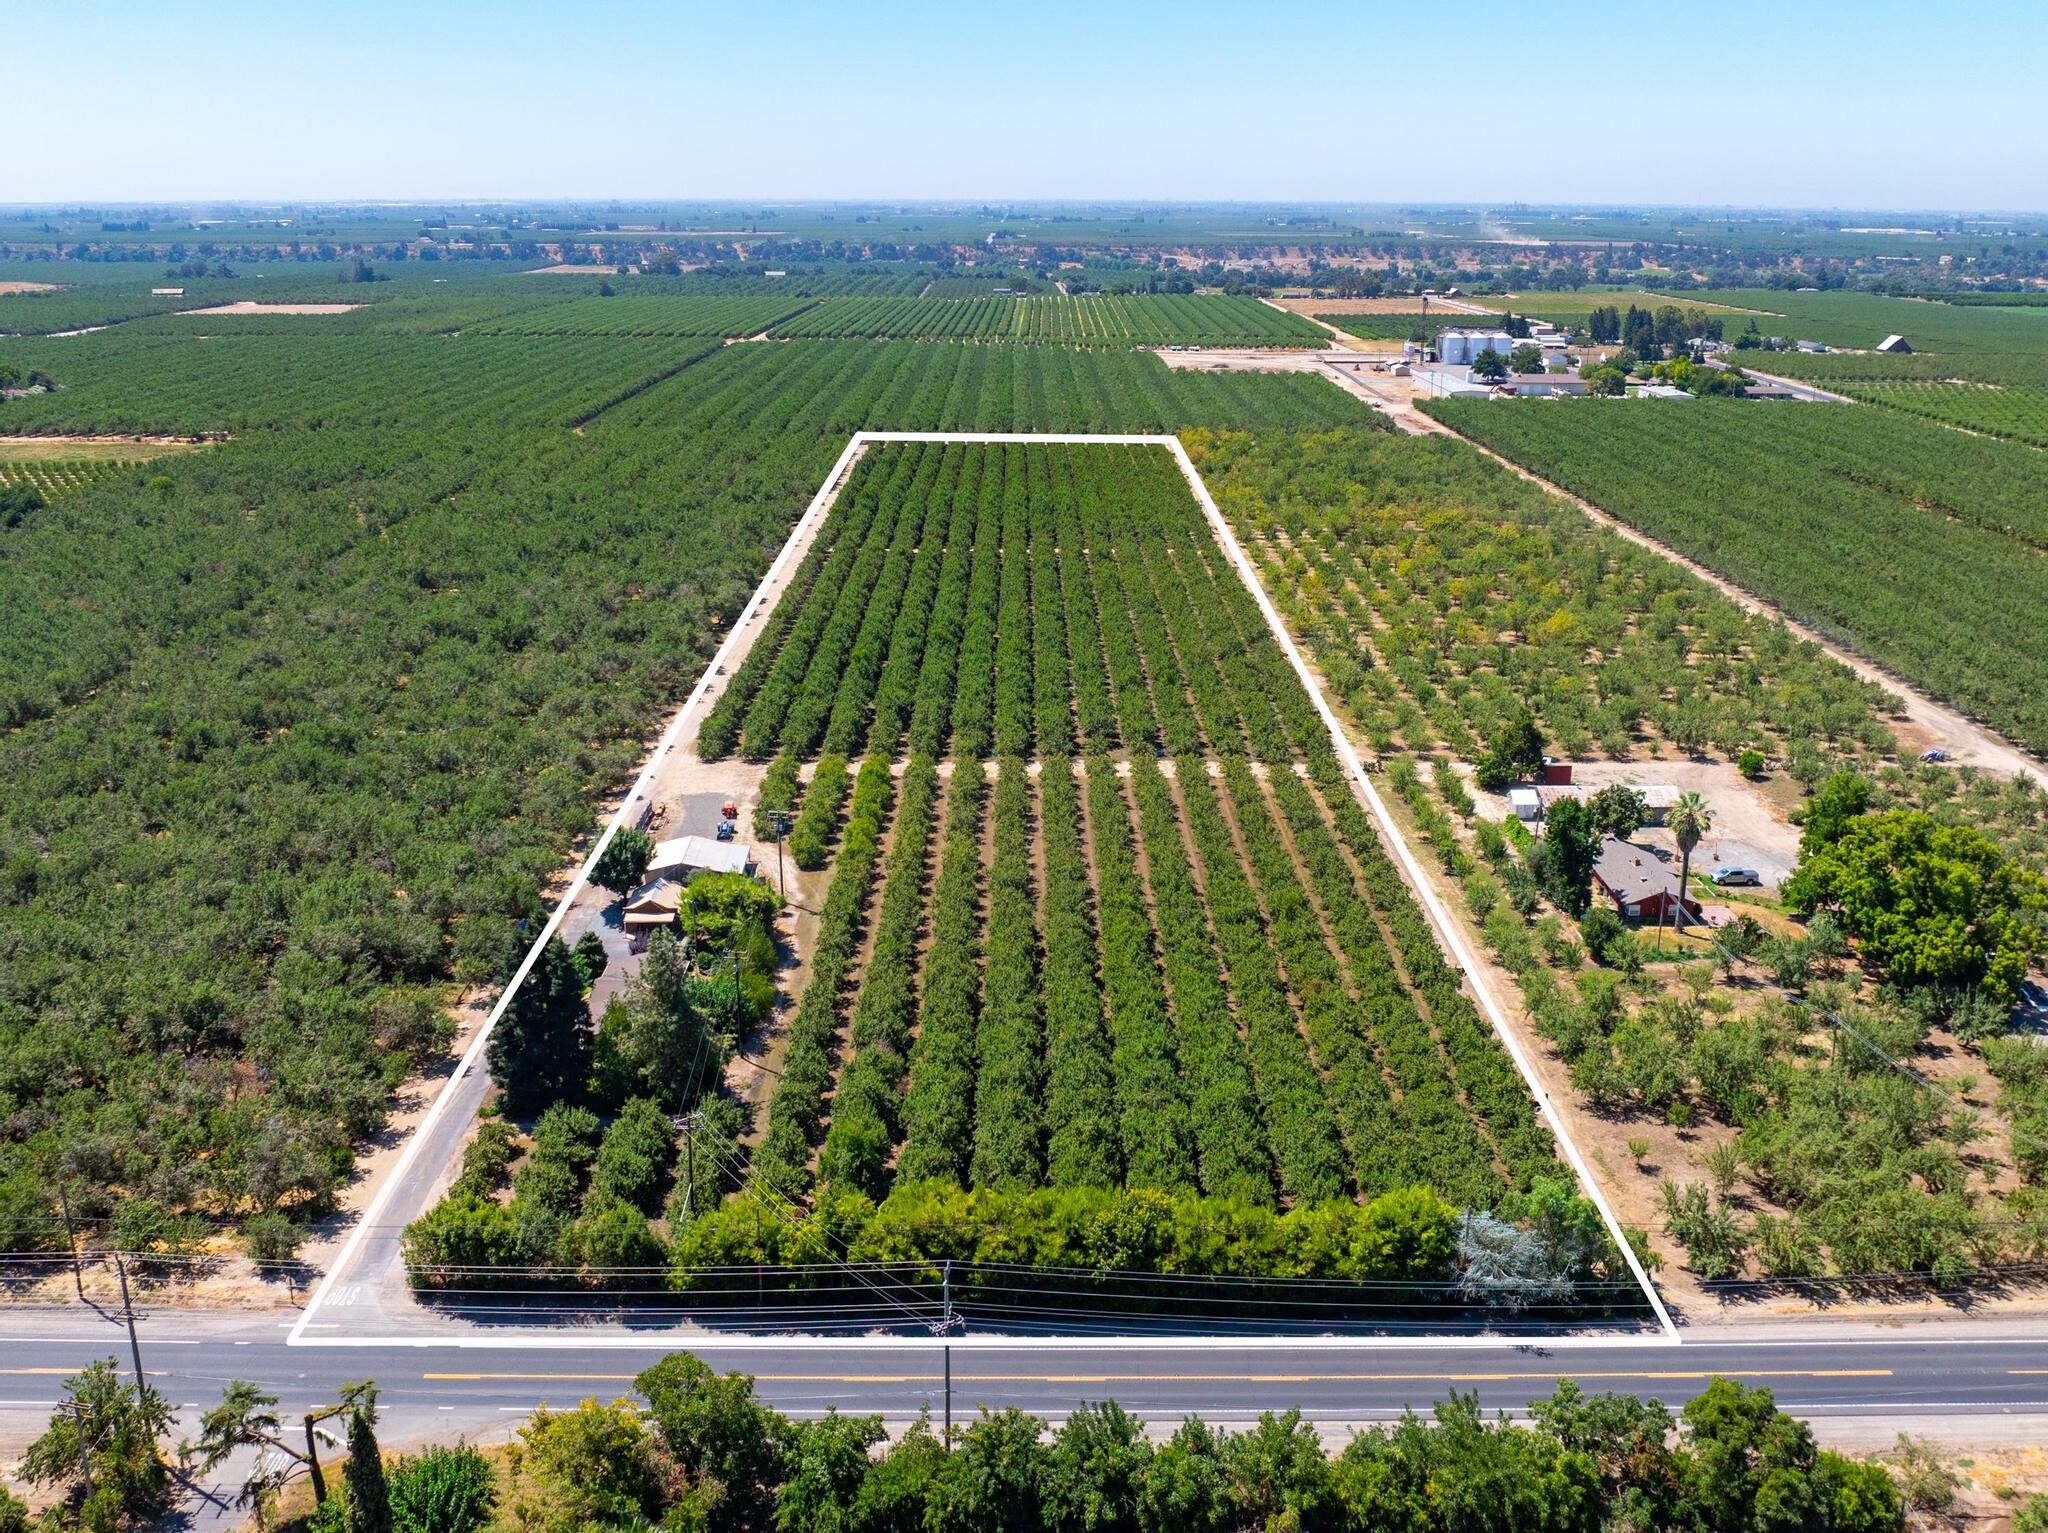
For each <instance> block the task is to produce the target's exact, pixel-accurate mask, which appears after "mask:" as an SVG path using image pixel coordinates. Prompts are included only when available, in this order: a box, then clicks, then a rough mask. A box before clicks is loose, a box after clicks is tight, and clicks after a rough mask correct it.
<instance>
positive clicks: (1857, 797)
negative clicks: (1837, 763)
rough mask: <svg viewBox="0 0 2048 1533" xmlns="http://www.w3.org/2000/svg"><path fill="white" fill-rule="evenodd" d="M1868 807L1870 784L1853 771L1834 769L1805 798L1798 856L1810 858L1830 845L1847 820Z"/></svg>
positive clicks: (1838, 837) (1842, 829) (1846, 823)
mask: <svg viewBox="0 0 2048 1533" xmlns="http://www.w3.org/2000/svg"><path fill="white" fill-rule="evenodd" d="M1869 807H1870V783H1869V781H1868V780H1867V779H1865V778H1862V777H1859V776H1857V775H1856V774H1855V773H1854V772H1837V773H1835V775H1834V776H1832V777H1830V778H1829V779H1828V780H1827V781H1826V782H1824V783H1822V784H1821V785H1820V786H1819V787H1818V788H1816V789H1814V790H1813V797H1812V798H1810V799H1808V800H1807V801H1806V810H1805V813H1804V815H1803V816H1802V818H1801V820H1800V831H1799V855H1800V856H1802V857H1810V856H1812V855H1813V854H1814V853H1815V852H1817V851H1819V850H1820V849H1821V848H1822V847H1827V846H1833V845H1834V844H1835V843H1836V842H1837V841H1839V840H1840V839H1841V837H1842V832H1843V831H1844V830H1846V829H1847V828H1848V826H1849V822H1850V821H1851V820H1853V819H1855V818H1856V816H1857V815H1859V814H1862V813H1863V812H1864V811H1865V810H1866V809H1868V808H1869Z"/></svg>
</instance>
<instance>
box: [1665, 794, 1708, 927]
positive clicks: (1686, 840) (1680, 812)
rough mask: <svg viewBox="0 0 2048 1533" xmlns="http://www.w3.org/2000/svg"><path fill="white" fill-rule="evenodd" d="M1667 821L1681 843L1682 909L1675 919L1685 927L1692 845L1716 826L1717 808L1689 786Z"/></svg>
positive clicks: (1675, 925) (1679, 858)
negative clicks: (1712, 806) (1710, 805)
mask: <svg viewBox="0 0 2048 1533" xmlns="http://www.w3.org/2000/svg"><path fill="white" fill-rule="evenodd" d="M1664 824H1665V825H1666V827H1668V828H1669V830H1670V831H1671V836H1672V839H1673V840H1675V841H1676V842H1677V843H1678V909H1677V911H1675V912H1674V913H1673V915H1672V917H1671V920H1672V924H1673V927H1674V928H1675V929H1679V930H1682V929H1683V928H1684V924H1685V896H1686V890H1687V888H1688V887H1689V885H1690V884H1691V882H1692V849H1693V848H1694V847H1696V846H1698V845H1699V844H1700V841H1701V839H1702V838H1704V837H1705V835H1706V833H1707V832H1708V831H1710V830H1712V829H1713V828H1714V811H1713V810H1711V809H1709V808H1708V807H1707V801H1706V800H1705V799H1703V798H1701V797H1700V796H1699V794H1697V793H1695V792H1692V791H1691V790H1690V789H1688V790H1687V791H1686V792H1684V793H1681V794H1679V795H1678V798H1677V800H1676V801H1675V802H1674V803H1673V804H1672V806H1671V812H1670V813H1669V814H1667V815H1666V816H1665V817H1664Z"/></svg>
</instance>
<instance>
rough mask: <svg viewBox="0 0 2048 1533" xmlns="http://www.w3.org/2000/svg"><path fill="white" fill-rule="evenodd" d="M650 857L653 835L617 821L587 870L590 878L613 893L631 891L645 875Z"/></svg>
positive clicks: (652, 849) (652, 848) (652, 855)
mask: <svg viewBox="0 0 2048 1533" xmlns="http://www.w3.org/2000/svg"><path fill="white" fill-rule="evenodd" d="M653 860H654V837H652V836H650V835H648V834H647V832H646V831H644V830H635V829H634V828H633V827H632V826H630V825H621V826H620V827H619V828H618V830H617V831H616V832H615V833H614V834H613V836H612V838H611V840H609V841H607V842H606V843H605V846H604V850H603V851H602V852H600V853H598V857H597V864H596V866H595V867H593V868H592V869H591V870H590V878H591V882H593V883H595V884H599V885H601V886H602V887H604V888H606V889H609V890H611V891H612V893H614V894H631V893H632V892H633V891H634V890H635V889H637V888H639V887H640V885H641V883H642V882H643V881H644V880H645V879H646V877H647V864H648V863H649V862H651V861H653Z"/></svg>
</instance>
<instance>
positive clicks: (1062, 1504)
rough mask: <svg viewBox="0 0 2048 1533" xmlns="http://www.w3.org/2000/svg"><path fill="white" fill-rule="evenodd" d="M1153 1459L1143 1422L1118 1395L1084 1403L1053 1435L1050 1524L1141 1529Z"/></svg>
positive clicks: (1123, 1532) (1124, 1531) (1093, 1532)
mask: <svg viewBox="0 0 2048 1533" xmlns="http://www.w3.org/2000/svg"><path fill="white" fill-rule="evenodd" d="M1151 1463H1152V1445H1151V1444H1150V1443H1149V1442H1147V1441H1146V1440H1145V1426H1144V1423H1143V1422H1141V1421H1139V1420H1137V1419H1136V1418H1135V1417H1133V1416H1131V1415H1130V1414H1129V1413H1127V1412H1126V1411H1125V1410H1124V1408H1123V1407H1122V1406H1120V1405H1118V1404H1117V1403H1116V1402H1115V1401H1113V1400H1111V1401H1105V1402H1104V1403H1103V1404H1101V1405H1084V1406H1082V1407H1081V1408H1080V1409H1079V1410H1077V1411H1075V1412H1074V1413H1073V1415H1071V1416H1069V1417H1068V1418H1067V1424H1066V1425H1065V1426H1063V1427H1061V1428H1060V1430H1059V1435H1058V1436H1057V1437H1055V1438H1054V1439H1053V1443H1052V1453H1051V1455H1050V1456H1049V1458H1048V1460H1047V1463H1046V1470H1045V1521H1046V1525H1047V1526H1048V1527H1051V1528H1056V1529H1058V1530H1060V1533H1137V1530H1138V1495H1139V1492H1140V1490H1141V1489H1142V1488H1143V1486H1144V1483H1145V1473H1146V1470H1147V1469H1149V1468H1150V1467H1151Z"/></svg>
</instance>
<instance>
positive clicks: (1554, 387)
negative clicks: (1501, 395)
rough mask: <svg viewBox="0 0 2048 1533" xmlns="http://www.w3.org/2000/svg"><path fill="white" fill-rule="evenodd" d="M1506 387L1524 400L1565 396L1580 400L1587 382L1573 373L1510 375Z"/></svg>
mask: <svg viewBox="0 0 2048 1533" xmlns="http://www.w3.org/2000/svg"><path fill="white" fill-rule="evenodd" d="M1504 387H1507V388H1511V389H1513V390H1514V391H1515V392H1516V393H1517V394H1519V395H1520V396H1521V397H1522V398H1524V399H1550V398H1553V397H1555V396H1558V395H1564V394H1569V395H1571V396H1572V397H1573V398H1579V397H1582V396H1583V395H1584V394H1585V392H1586V381H1585V380H1584V379H1583V378H1580V377H1578V376H1577V375H1576V374H1573V373H1509V374H1508V378H1507V383H1506V384H1505V385H1504Z"/></svg>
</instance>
